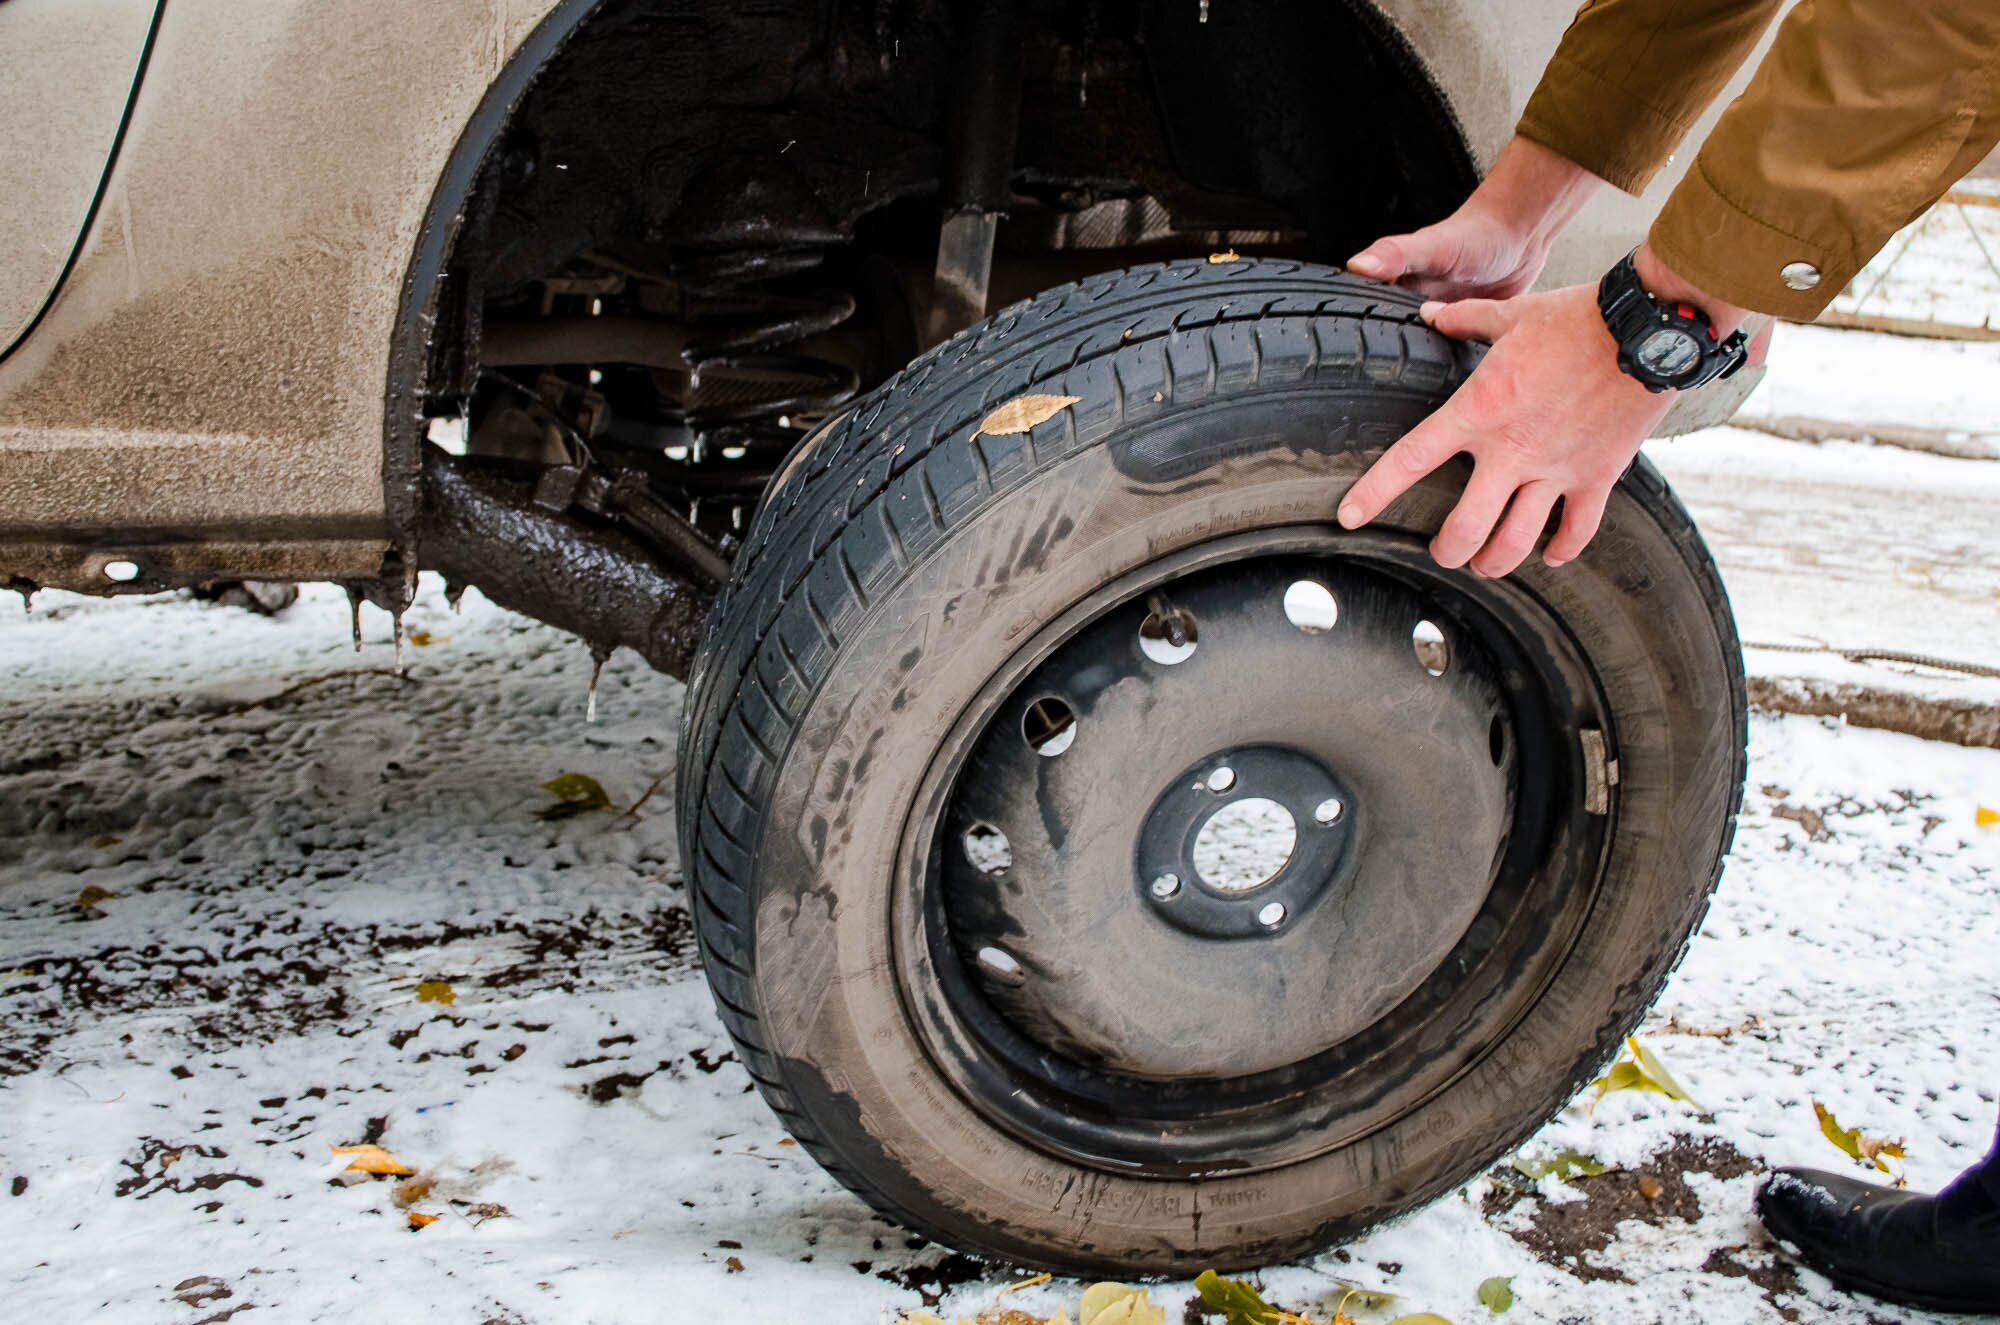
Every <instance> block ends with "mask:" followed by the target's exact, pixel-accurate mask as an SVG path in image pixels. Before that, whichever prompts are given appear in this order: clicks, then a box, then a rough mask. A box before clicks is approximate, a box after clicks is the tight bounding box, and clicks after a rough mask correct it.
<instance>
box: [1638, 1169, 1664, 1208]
mask: <svg viewBox="0 0 2000 1325" xmlns="http://www.w3.org/2000/svg"><path fill="white" fill-rule="evenodd" d="M1666 1190H1667V1184H1665V1183H1664V1182H1661V1181H1660V1180H1659V1179H1658V1178H1656V1177H1654V1176H1653V1175H1652V1174H1650V1173H1642V1174H1640V1175H1639V1195H1640V1196H1642V1197H1644V1198H1645V1199H1646V1200H1648V1201H1657V1200H1659V1199H1660V1195H1661V1193H1663V1192H1665V1191H1666Z"/></svg>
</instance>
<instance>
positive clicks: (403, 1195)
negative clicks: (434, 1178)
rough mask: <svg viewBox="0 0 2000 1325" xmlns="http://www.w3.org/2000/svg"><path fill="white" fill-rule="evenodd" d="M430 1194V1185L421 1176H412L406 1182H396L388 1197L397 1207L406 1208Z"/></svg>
mask: <svg viewBox="0 0 2000 1325" xmlns="http://www.w3.org/2000/svg"><path fill="white" fill-rule="evenodd" d="M430 1194H431V1185H430V1184H429V1183H428V1182H426V1181H424V1180H423V1179H422V1178H412V1179H410V1180H409V1181H408V1182H399V1183H397V1184H396V1190H395V1191H393V1192H390V1193H389V1199H390V1200H392V1201H394V1202H395V1203H396V1205H397V1207H398V1208H400V1209H404V1210H407V1209H409V1208H410V1207H411V1206H413V1205H415V1204H416V1203H417V1202H419V1201H421V1200H423V1199H424V1198H425V1197H427V1196H429V1195H430Z"/></svg>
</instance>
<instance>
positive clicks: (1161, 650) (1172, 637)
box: [1139, 607, 1201, 667]
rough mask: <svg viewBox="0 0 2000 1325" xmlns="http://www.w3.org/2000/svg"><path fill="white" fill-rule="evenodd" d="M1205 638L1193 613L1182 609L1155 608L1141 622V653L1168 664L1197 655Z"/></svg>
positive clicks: (1181, 661) (1164, 664)
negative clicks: (1199, 646)
mask: <svg viewBox="0 0 2000 1325" xmlns="http://www.w3.org/2000/svg"><path fill="white" fill-rule="evenodd" d="M1200 639H1201V631H1200V630H1199V628H1197V627H1196V625H1195V621H1194V616H1193V614H1192V613H1189V612H1184V611H1182V610H1181V609H1179V608H1177V607H1176V608H1167V609H1165V610H1162V609H1161V608H1159V607H1155V608H1154V609H1153V610H1152V611H1150V612H1148V613H1147V614H1146V619H1145V620H1144V621H1141V622H1140V623H1139V652H1140V653H1143V654H1145V655H1146V657H1147V658H1149V659H1151V660H1152V661H1153V662H1156V663H1159V664H1161V665H1162V666H1165V667H1172V666H1173V665H1174V664H1175V663H1183V662H1186V661H1187V660H1188V659H1189V658H1192V657H1193V656H1194V647H1195V644H1196V643H1197V642H1198V641H1199V640H1200Z"/></svg>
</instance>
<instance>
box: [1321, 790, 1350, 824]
mask: <svg viewBox="0 0 2000 1325" xmlns="http://www.w3.org/2000/svg"><path fill="white" fill-rule="evenodd" d="M1346 813H1347V807H1346V806H1345V805H1342V804H1341V803H1340V797H1338V796H1328V797H1327V798H1326V799H1325V800H1323V801H1321V802H1320V803H1319V804H1317V805H1315V806H1313V822H1314V823H1316V824H1318V825H1320V827H1322V828H1331V827H1333V826H1334V825H1335V824H1337V823H1339V822H1340V817H1341V816H1342V815H1344V814H1346Z"/></svg>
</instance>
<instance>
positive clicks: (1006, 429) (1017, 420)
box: [972, 396, 1083, 437]
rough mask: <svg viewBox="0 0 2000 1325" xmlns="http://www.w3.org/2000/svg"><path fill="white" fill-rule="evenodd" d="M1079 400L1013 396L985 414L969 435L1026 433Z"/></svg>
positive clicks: (1062, 397)
mask: <svg viewBox="0 0 2000 1325" xmlns="http://www.w3.org/2000/svg"><path fill="white" fill-rule="evenodd" d="M1082 399H1083V397H1082V396H1016V397H1015V398H1014V399H1012V400H1010V401H1008V402H1007V403H1006V404H1004V405H1002V406H1001V407H1000V408H999V409H996V410H994V411H993V412H992V413H991V414H988V415H987V416H986V418H985V419H984V420H983V421H982V422H981V423H980V425H979V426H978V427H977V428H974V429H973V430H972V435H973V436H974V437H979V436H981V435H984V436H988V437H1006V436H1009V435H1010V434H1013V433H1021V432H1027V431H1028V430H1029V429H1031V428H1033V427H1034V426H1035V425H1036V424H1040V423H1047V422H1048V421H1049V420H1050V419H1053V418H1054V417H1055V416H1056V415H1058V414H1060V413H1062V412H1063V411H1064V410H1066V409H1068V408H1069V407H1070V406H1071V405H1074V404H1076V402H1077V401H1079V400H1082Z"/></svg>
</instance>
